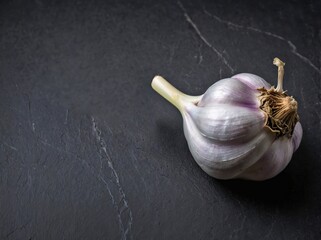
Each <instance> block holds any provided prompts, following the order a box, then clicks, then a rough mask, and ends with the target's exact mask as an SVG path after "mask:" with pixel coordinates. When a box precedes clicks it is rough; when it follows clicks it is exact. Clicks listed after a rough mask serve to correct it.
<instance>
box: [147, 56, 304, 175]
mask: <svg viewBox="0 0 321 240" xmlns="http://www.w3.org/2000/svg"><path fill="white" fill-rule="evenodd" d="M281 63H283V62H281ZM283 66H284V64H283V65H282V67H283ZM282 81H283V79H282ZM152 87H153V88H154V89H155V90H156V91H157V92H159V93H160V94H161V95H162V96H164V97H165V98H166V99H167V100H169V101H170V102H171V103H173V104H174V105H175V106H176V107H177V108H178V109H179V110H180V112H181V114H182V117H183V124H184V125H183V126H184V134H185V137H186V140H187V143H188V146H189V149H190V151H191V153H192V155H193V157H194V159H195V161H196V162H197V164H198V165H199V166H200V167H201V168H202V169H203V170H204V171H205V172H206V173H207V174H209V175H210V176H212V177H215V178H218V179H234V178H242V179H249V180H256V181H262V180H266V179H269V178H272V177H274V176H276V175H277V174H279V173H280V172H281V171H282V170H283V169H284V168H285V167H286V166H287V165H288V163H289V162H290V160H291V157H292V155H293V152H294V151H295V150H296V149H297V148H298V146H299V145H300V142H301V139H302V126H301V124H300V123H299V122H297V123H296V125H295V128H294V131H293V133H292V136H291V137H290V138H289V137H288V136H282V137H279V138H277V137H276V134H275V132H272V131H271V129H269V128H267V127H265V124H266V120H267V115H266V113H265V112H263V111H262V110H261V109H260V100H259V98H258V96H259V95H260V92H259V91H258V89H260V88H262V87H264V88H265V89H270V88H271V86H270V84H269V83H267V82H266V81H265V80H264V79H262V78H261V77H259V76H256V75H254V74H249V73H241V74H237V75H235V76H233V77H231V78H226V79H222V80H220V81H218V82H216V83H215V84H213V85H212V86H211V87H210V88H209V89H208V90H207V91H206V92H205V93H204V94H203V95H201V96H196V97H192V96H188V95H185V94H183V93H181V92H179V91H178V90H176V89H175V88H174V87H173V86H171V85H170V84H169V83H168V82H167V81H166V80H164V79H163V78H162V77H159V76H156V77H155V78H154V80H153V82H152ZM164 87H165V88H164ZM278 87H279V88H280V89H279V90H278V91H283V90H282V86H278ZM168 89H170V90H169V91H167V90H168Z"/></svg>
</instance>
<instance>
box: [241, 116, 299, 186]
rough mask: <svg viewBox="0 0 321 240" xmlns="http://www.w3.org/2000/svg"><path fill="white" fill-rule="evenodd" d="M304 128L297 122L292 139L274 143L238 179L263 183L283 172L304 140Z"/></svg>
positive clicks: (281, 139) (283, 138) (280, 139)
mask: <svg viewBox="0 0 321 240" xmlns="http://www.w3.org/2000/svg"><path fill="white" fill-rule="evenodd" d="M302 134H303V130H302V126H301V123H300V122H297V124H296V126H295V128H294V131H293V135H292V137H291V138H290V139H289V138H287V137H285V136H284V137H281V138H279V139H277V140H275V141H274V142H273V144H272V145H271V147H270V148H269V149H268V150H267V152H266V153H265V154H264V155H263V157H262V158H261V159H260V160H258V161H257V162H256V163H255V164H253V165H252V166H251V167H250V168H248V169H247V170H246V171H245V172H244V173H242V174H240V175H239V176H238V178H243V179H248V180H256V181H263V180H266V179H269V178H272V177H275V176H276V175H278V174H279V173H280V172H282V171H283V170H284V169H285V168H286V166H287V165H288V164H289V162H290V161H291V158H292V155H293V153H294V152H295V151H296V150H297V148H298V147H299V145H300V143H301V139H302Z"/></svg>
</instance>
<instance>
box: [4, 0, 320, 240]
mask: <svg viewBox="0 0 321 240" xmlns="http://www.w3.org/2000/svg"><path fill="white" fill-rule="evenodd" d="M320 9H321V4H320V1H301V2H300V1H235V2H233V1H229V0H224V1H205V0H204V1H200V2H199V1H195V2H192V1H185V0H184V1H183V0H182V2H176V1H144V2H142V1H140V2H139V1H137V2H136V1H116V0H115V1H82V0H80V1H47V2H45V1H42V0H36V1H27V2H26V1H17V0H15V1H1V3H0V84H1V85H0V154H1V155H0V239H320V238H321V192H320V186H321V162H320V160H321V159H320V136H321V133H320V129H321V118H320V105H321V93H320V79H321V78H320V76H321V69H320V62H321V55H320V52H321V17H320V16H321V14H320ZM275 56H278V57H280V58H281V59H282V60H284V61H285V62H286V67H285V89H287V90H288V92H289V94H290V95H293V96H295V98H296V99H297V101H298V102H299V107H300V109H299V114H300V119H301V123H302V125H303V129H304V135H303V140H302V143H301V146H300V148H299V150H298V151H297V152H296V153H295V154H294V157H293V159H292V161H291V163H290V164H289V166H288V167H287V168H286V170H285V171H284V172H282V173H281V174H280V175H279V176H277V177H276V178H274V179H271V180H269V181H265V182H248V181H241V180H233V181H219V180H215V179H213V178H211V177H209V176H207V175H206V174H205V173H204V172H203V171H201V169H200V168H199V167H198V166H197V164H196V163H195V162H194V160H193V158H192V157H191V154H190V153H189V150H188V147H187V144H186V141H185V138H184V135H183V130H182V120H181V116H180V114H179V113H178V111H177V110H176V109H174V108H173V107H172V106H171V105H170V104H169V103H167V102H166V101H165V100H164V99H162V98H161V97H160V96H159V95H158V94H157V93H155V92H154V91H153V90H152V89H151V87H150V82H151V80H152V78H153V76H154V75H156V74H161V75H162V76H164V77H165V78H167V79H168V80H169V81H170V82H171V83H173V85H175V86H176V87H178V88H179V89H181V90H182V91H183V92H186V93H188V94H195V95H197V94H202V93H203V92H205V90H206V89H207V88H208V87H209V86H210V85H212V84H213V83H214V82H216V81H218V80H219V79H221V78H225V77H229V76H231V75H233V74H236V73H240V72H250V73H254V74H257V75H259V76H261V77H263V78H264V79H266V80H267V81H268V82H270V83H272V84H275V83H276V79H277V69H276V67H275V66H273V65H272V59H273V58H274V57H275Z"/></svg>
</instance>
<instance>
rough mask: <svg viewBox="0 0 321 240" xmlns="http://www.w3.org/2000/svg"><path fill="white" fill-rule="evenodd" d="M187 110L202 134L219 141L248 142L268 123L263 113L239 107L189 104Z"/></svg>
mask: <svg viewBox="0 0 321 240" xmlns="http://www.w3.org/2000/svg"><path fill="white" fill-rule="evenodd" d="M185 109H186V111H187V113H188V114H189V115H190V116H191V118H192V119H193V121H194V123H195V125H196V126H197V128H198V129H199V131H200V132H201V134H202V135H203V136H206V137H208V138H211V139H213V140H217V141H232V140H233V141H235V140H236V141H247V140H249V139H251V138H252V137H254V136H256V135H257V134H258V133H259V132H260V131H262V129H263V127H264V124H265V121H266V116H265V114H264V113H263V112H262V111H258V110H257V109H253V108H245V107H242V106H237V105H230V104H212V105H211V107H207V106H206V107H198V106H195V105H194V104H187V105H186V106H185Z"/></svg>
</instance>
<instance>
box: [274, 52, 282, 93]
mask: <svg viewBox="0 0 321 240" xmlns="http://www.w3.org/2000/svg"><path fill="white" fill-rule="evenodd" d="M273 64H274V65H275V66H277V67H278V85H277V87H276V89H275V90H276V91H277V92H283V76H284V65H285V63H284V62H282V61H281V60H280V59H279V58H274V59H273Z"/></svg>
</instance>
